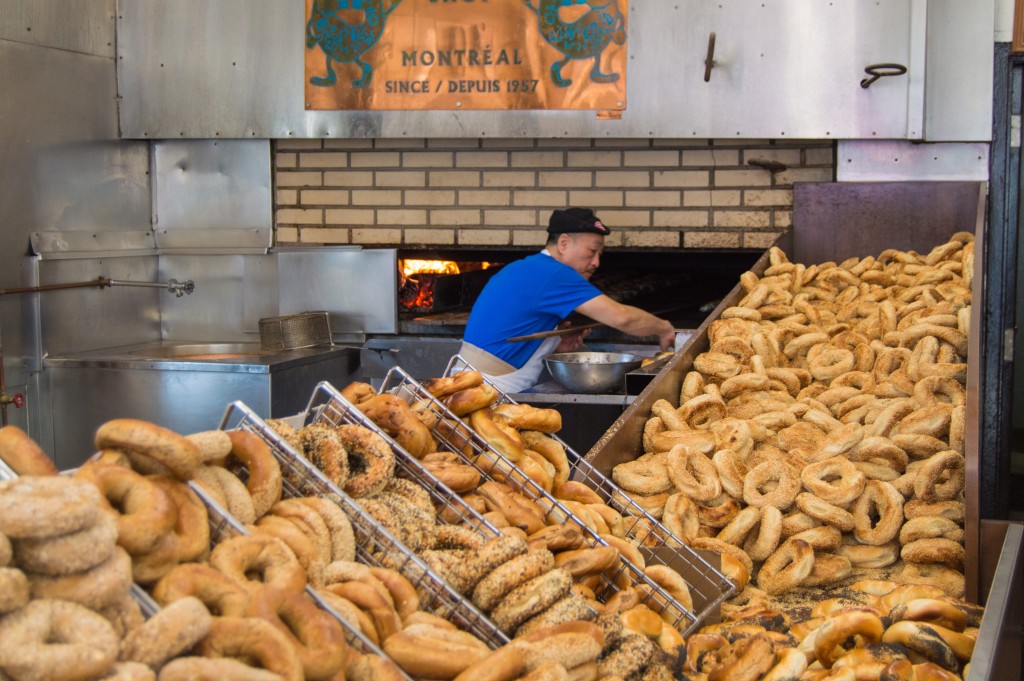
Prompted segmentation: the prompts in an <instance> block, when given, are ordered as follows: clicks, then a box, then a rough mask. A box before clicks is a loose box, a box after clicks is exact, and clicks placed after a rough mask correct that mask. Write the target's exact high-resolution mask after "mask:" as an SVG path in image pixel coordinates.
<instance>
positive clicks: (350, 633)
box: [188, 481, 412, 681]
mask: <svg viewBox="0 0 1024 681" xmlns="http://www.w3.org/2000/svg"><path fill="white" fill-rule="evenodd" d="M188 486H189V489H191V490H192V491H193V492H195V493H196V495H197V496H198V497H199V498H200V499H201V500H202V501H203V504H205V505H206V514H207V517H208V518H209V523H210V545H211V546H213V545H216V544H218V543H220V542H222V541H224V540H226V539H230V538H232V537H238V536H244V535H249V534H252V533H251V532H249V530H248V529H247V528H246V527H245V526H244V525H242V524H241V523H240V522H239V521H238V520H237V519H236V518H235V517H234V516H232V515H231V514H230V513H228V511H227V510H226V509H225V508H224V507H223V506H221V505H220V504H218V503H217V502H216V501H214V499H213V498H212V497H210V495H209V494H207V493H206V490H204V489H203V488H202V487H201V486H199V485H197V484H196V483H195V482H191V481H190V482H189V483H188ZM306 593H307V594H308V595H309V597H310V598H312V599H313V602H314V603H316V604H317V606H318V607H319V608H320V609H321V610H324V611H326V612H327V613H328V614H330V615H331V616H332V617H334V618H335V619H336V620H338V622H339V623H340V624H341V628H342V629H343V630H344V632H345V640H346V641H347V642H348V644H349V645H350V646H352V647H353V648H355V649H356V650H358V651H359V652H361V653H365V654H367V655H377V656H379V657H383V658H385V659H390V658H388V656H387V655H386V654H385V653H384V651H383V650H381V649H380V648H379V647H378V646H377V644H375V643H374V642H373V641H371V640H370V639H369V638H367V637H366V635H365V634H363V632H362V631H360V630H359V629H358V628H357V627H356V626H355V625H352V624H349V622H348V620H346V619H345V618H344V617H342V616H341V614H340V613H338V611H337V610H335V609H334V608H332V607H331V605H330V604H329V603H328V602H327V601H326V600H324V599H323V597H321V596H320V594H319V593H317V591H316V589H313V588H312V587H310V586H309V585H308V584H307V585H306ZM395 666H396V668H397V667H398V665H395ZM399 671H401V670H400V669H399ZM402 675H403V677H404V678H406V679H408V680H409V681H412V679H411V677H409V676H408V675H407V674H405V672H404V671H403V672H402Z"/></svg>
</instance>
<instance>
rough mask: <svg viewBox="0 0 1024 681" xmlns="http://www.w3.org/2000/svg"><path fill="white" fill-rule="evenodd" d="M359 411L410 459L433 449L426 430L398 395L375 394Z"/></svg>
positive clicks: (432, 442)
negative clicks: (409, 456) (409, 455)
mask: <svg viewBox="0 0 1024 681" xmlns="http://www.w3.org/2000/svg"><path fill="white" fill-rule="evenodd" d="M359 410H360V411H362V412H363V413H364V414H365V415H366V416H367V418H369V419H370V420H371V421H373V422H374V423H375V424H377V426H379V427H380V429H381V430H383V431H384V432H385V433H387V434H388V435H389V436H390V437H391V438H392V439H393V440H394V441H395V442H397V443H398V446H400V447H401V448H402V449H404V450H405V451H407V452H408V453H409V454H411V455H412V456H413V457H414V458H417V459H419V458H422V457H423V455H424V454H427V453H428V452H432V451H434V439H433V436H432V435H431V434H430V429H429V428H427V427H426V426H425V425H423V423H422V422H421V421H420V420H419V418H417V417H416V414H415V413H414V412H413V410H412V408H411V407H410V406H409V404H408V403H407V402H406V401H405V400H403V399H401V398H400V397H396V396H395V395H390V394H387V393H384V394H381V395H377V396H375V397H372V398H370V399H369V400H367V401H365V402H363V403H361V404H360V405H359Z"/></svg>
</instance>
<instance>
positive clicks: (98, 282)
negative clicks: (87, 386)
mask: <svg viewBox="0 0 1024 681" xmlns="http://www.w3.org/2000/svg"><path fill="white" fill-rule="evenodd" d="M93 286H99V287H100V288H102V287H104V286H110V279H108V278H106V277H97V278H96V279H93V280H92V281H79V282H74V283H70V284H44V285H42V286H23V287H21V288H2V289H0V296H3V295H7V294H9V293H42V292H43V291H61V290H64V289H70V288H91V287H93Z"/></svg>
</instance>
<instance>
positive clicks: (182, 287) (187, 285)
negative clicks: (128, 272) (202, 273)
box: [107, 279, 196, 298]
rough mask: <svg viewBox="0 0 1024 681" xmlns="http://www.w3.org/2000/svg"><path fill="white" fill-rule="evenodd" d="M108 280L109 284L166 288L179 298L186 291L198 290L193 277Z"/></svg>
mask: <svg viewBox="0 0 1024 681" xmlns="http://www.w3.org/2000/svg"><path fill="white" fill-rule="evenodd" d="M107 282H108V283H107V285H108V286H147V287H150V288H165V289H167V290H168V291H171V292H172V293H174V295H176V296H178V297H179V298H180V297H181V296H182V295H184V294H186V293H187V294H189V295H191V294H192V292H193V291H195V290H196V285H195V282H193V281H192V280H191V279H190V280H189V281H178V280H177V279H171V280H170V281H168V282H167V283H163V282H159V281H122V280H120V279H108V280H107Z"/></svg>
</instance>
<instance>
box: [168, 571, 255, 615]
mask: <svg viewBox="0 0 1024 681" xmlns="http://www.w3.org/2000/svg"><path fill="white" fill-rule="evenodd" d="M190 596H194V597H196V598H197V599H199V601H201V602H202V603H203V605H205V606H206V608H207V610H209V611H210V613H212V614H213V615H216V616H217V617H242V616H243V615H244V614H245V611H246V609H247V608H248V607H249V592H248V591H246V590H245V589H244V588H243V587H242V585H240V584H238V583H237V582H235V581H234V580H233V579H231V578H230V577H228V576H227V575H225V574H224V573H223V572H221V571H220V570H218V569H216V568H214V567H211V566H209V565H207V564H205V563H183V564H181V565H178V566H177V567H175V568H174V569H173V570H171V571H170V572H168V573H167V574H166V575H164V576H163V577H162V578H161V579H160V581H158V582H157V583H156V585H155V586H154V587H153V598H154V599H155V600H156V602H157V603H159V604H161V605H163V606H167V605H169V604H171V603H173V602H175V601H178V600H180V599H183V598H188V597H190Z"/></svg>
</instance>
